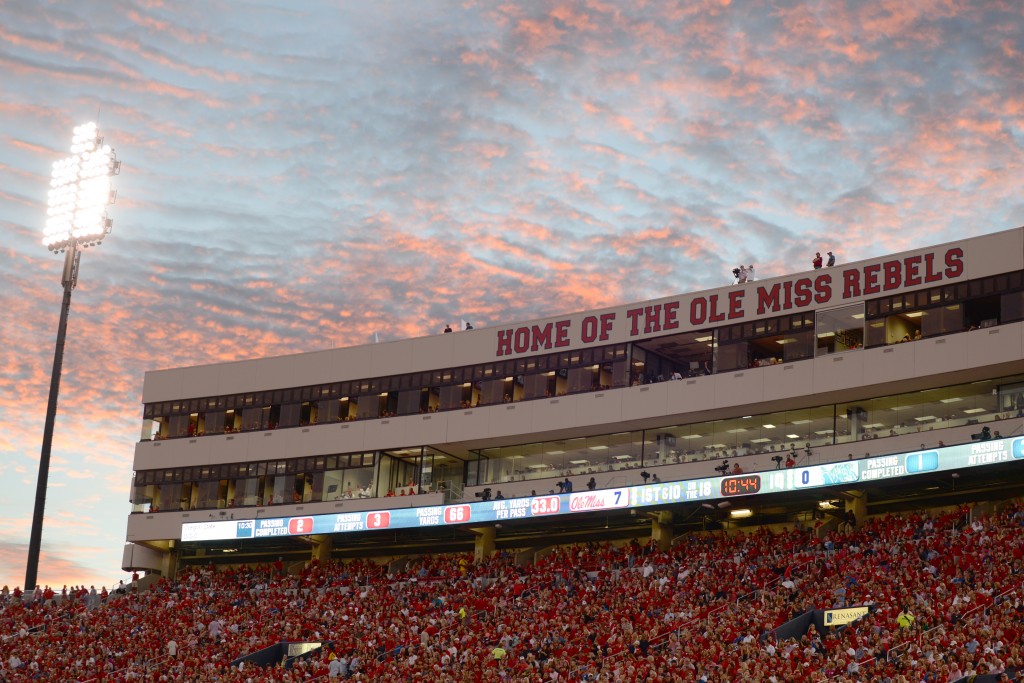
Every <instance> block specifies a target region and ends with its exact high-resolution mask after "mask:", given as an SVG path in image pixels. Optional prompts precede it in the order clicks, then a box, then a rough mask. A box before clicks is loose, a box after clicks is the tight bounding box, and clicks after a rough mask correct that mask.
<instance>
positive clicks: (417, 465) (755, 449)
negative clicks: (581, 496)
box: [131, 374, 1024, 512]
mask: <svg viewBox="0 0 1024 683" xmlns="http://www.w3.org/2000/svg"><path fill="white" fill-rule="evenodd" d="M1021 416H1024V374H1018V375H1011V376H1007V377H1002V378H999V379H995V380H982V381H976V382H970V383H966V384H959V385H954V386H948V387H941V388H936V389H927V390H923V391H914V392H909V393H905V394H896V395H892V396H883V397H879V398H875V399H868V400H862V401H850V402H845V403H836V404H828V405H823V406H816V407H811V408H804V409H799V410H789V411H779V412H774V413H764V414H760V415H746V416H742V417H735V418H729V419H722V420H715V421H710V422H699V423H693V424H687V425H673V426H667V427H660V428H656V429H647V430H637V431H630V432H617V433H614V434H602V435H598V436H592V437H580V438H573V439H565V440H560V441H545V442H536V443H528V444H517V445H512V446H503V447H497V448H488V449H483V450H481V451H479V452H476V453H474V454H473V457H471V458H470V459H468V460H467V461H462V460H458V459H457V458H453V457H451V456H450V455H447V454H444V453H441V452H440V451H436V450H435V449H432V448H429V447H424V448H422V449H419V448H417V449H407V450H402V451H394V452H390V453H387V452H385V453H357V454H352V455H330V456H315V457H305V458H292V459H288V460H276V461H270V462H259V463H245V464H228V465H217V466H205V467H185V468H180V467H179V468H168V469H160V470H141V471H138V472H136V474H135V481H134V484H133V489H132V501H131V502H132V503H133V505H134V510H135V511H136V512H144V511H158V510H191V509H209V508H225V507H240V506H254V505H255V506H258V505H272V504H275V503H292V502H296V503H297V502H316V501H323V500H344V499H347V498H361V497H380V496H386V495H388V493H389V492H392V491H400V492H403V493H404V492H407V491H408V490H409V489H407V488H405V487H404V486H403V484H405V485H408V484H409V483H410V482H411V483H412V485H413V489H412V490H416V491H418V490H439V489H440V488H441V486H442V485H443V487H444V488H446V489H448V490H452V491H458V490H461V488H462V487H463V486H464V485H471V486H472V485H477V484H501V483H505V482H513V481H524V480H531V479H550V478H553V477H558V478H561V477H566V476H580V475H589V474H591V473H598V472H613V471H617V470H628V469H631V468H642V467H656V466H660V465H672V464H676V463H682V462H693V461H698V460H709V459H714V458H730V457H736V456H745V455H754V456H757V455H762V456H764V459H763V460H757V459H756V458H755V463H756V467H757V468H758V469H770V468H772V467H773V466H774V465H776V464H781V463H782V462H783V461H784V460H785V459H786V458H788V457H789V456H790V454H791V453H792V454H794V457H795V459H796V460H797V462H798V463H800V464H806V463H807V460H806V458H807V451H808V449H814V448H818V447H821V446H827V445H833V444H848V445H849V449H850V453H851V454H854V455H855V456H856V457H863V456H865V455H867V454H868V453H874V454H876V455H877V454H880V453H883V452H886V451H885V450H884V447H883V448H882V449H879V447H878V446H877V445H875V444H874V443H872V442H873V441H874V440H875V439H877V438H884V437H887V436H897V435H903V434H920V438H921V442H922V444H924V445H926V447H929V448H931V447H935V446H937V445H938V441H939V439H941V438H942V432H941V431H938V432H937V430H943V429H947V428H951V427H960V426H964V425H976V424H980V423H984V422H990V421H994V420H1002V419H1008V418H1011V417H1021ZM978 429H979V431H980V427H979V428H978ZM936 432H937V433H936ZM410 455H412V456H414V457H411V458H409V457H400V456H410ZM774 458H778V460H774ZM622 476H623V479H622V481H619V482H615V480H612V481H613V483H615V485H620V484H623V483H629V484H635V483H640V481H639V479H637V476H638V475H636V474H635V473H634V474H623V475H622ZM576 483H577V484H582V483H583V482H580V481H577V482H576ZM548 488H550V487H548Z"/></svg>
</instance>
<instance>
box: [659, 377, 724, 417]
mask: <svg viewBox="0 0 1024 683" xmlns="http://www.w3.org/2000/svg"><path fill="white" fill-rule="evenodd" d="M665 400H666V407H667V409H668V413H669V414H670V415H674V414H676V413H691V412H695V411H698V410H707V409H708V408H713V407H714V406H716V405H718V378H717V377H715V376H714V375H707V376H704V377H694V378H692V379H683V380H679V381H676V382H672V383H671V386H669V387H668V389H667V390H666V392H665Z"/></svg>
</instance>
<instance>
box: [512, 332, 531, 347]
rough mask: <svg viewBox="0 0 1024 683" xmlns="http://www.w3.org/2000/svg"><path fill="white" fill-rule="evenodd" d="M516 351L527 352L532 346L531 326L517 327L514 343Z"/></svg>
mask: <svg viewBox="0 0 1024 683" xmlns="http://www.w3.org/2000/svg"><path fill="white" fill-rule="evenodd" d="M512 346H513V348H514V349H515V350H516V353H526V350H527V349H529V348H530V328H529V327H519V328H516V338H515V340H514V341H513V343H512Z"/></svg>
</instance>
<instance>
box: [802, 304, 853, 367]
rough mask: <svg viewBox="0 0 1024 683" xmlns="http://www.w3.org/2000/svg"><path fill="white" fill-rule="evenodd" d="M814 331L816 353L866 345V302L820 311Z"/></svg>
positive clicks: (826, 353)
mask: <svg viewBox="0 0 1024 683" xmlns="http://www.w3.org/2000/svg"><path fill="white" fill-rule="evenodd" d="M814 333H815V336H816V338H817V340H818V341H817V352H816V354H815V355H818V356H824V355H828V354H830V353H838V352H840V351H848V350H850V349H858V348H860V347H862V346H863V345H864V304H863V303H859V304H852V305H850V306H843V307H842V308H833V309H831V310H828V311H818V312H817V315H816V320H815V327H814Z"/></svg>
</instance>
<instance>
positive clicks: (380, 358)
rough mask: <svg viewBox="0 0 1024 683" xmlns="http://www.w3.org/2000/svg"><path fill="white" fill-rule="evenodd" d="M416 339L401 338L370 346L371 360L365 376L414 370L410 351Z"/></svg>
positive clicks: (396, 373)
mask: <svg viewBox="0 0 1024 683" xmlns="http://www.w3.org/2000/svg"><path fill="white" fill-rule="evenodd" d="M418 341H419V340H416V339H402V340H400V341H393V342H384V343H381V344H374V345H373V346H371V347H370V349H371V352H372V361H371V363H370V370H369V372H370V374H369V375H367V377H387V376H388V375H402V374H405V373H407V372H415V370H414V369H413V367H412V351H413V348H415V344H416V343H417V342H418ZM359 379H362V378H359Z"/></svg>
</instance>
